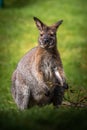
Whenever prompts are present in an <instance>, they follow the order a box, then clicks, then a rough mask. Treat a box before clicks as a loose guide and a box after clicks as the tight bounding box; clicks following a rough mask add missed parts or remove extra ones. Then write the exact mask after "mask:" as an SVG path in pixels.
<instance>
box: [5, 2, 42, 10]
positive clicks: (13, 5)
mask: <svg viewBox="0 0 87 130" xmlns="http://www.w3.org/2000/svg"><path fill="white" fill-rule="evenodd" d="M38 1H40V0H9V1H6V0H4V8H21V7H25V6H27V5H32V4H35V3H37V2H38Z"/></svg>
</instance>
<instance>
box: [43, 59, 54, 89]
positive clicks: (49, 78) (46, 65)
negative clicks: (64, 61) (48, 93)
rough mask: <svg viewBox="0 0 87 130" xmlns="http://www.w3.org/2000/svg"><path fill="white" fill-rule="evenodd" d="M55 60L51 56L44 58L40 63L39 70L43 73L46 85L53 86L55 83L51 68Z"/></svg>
mask: <svg viewBox="0 0 87 130" xmlns="http://www.w3.org/2000/svg"><path fill="white" fill-rule="evenodd" d="M54 66H55V62H54V61H53V59H51V58H46V59H45V60H44V61H43V62H42V65H41V71H42V73H43V79H44V81H45V82H46V84H47V85H48V86H50V87H51V86H53V84H54V83H55V80H56V77H55V75H54V72H53V69H54Z"/></svg>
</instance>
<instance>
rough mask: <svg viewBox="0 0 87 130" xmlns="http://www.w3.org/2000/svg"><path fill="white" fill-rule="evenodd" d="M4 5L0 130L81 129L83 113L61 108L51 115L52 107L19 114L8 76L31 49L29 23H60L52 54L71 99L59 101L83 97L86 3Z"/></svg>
mask: <svg viewBox="0 0 87 130" xmlns="http://www.w3.org/2000/svg"><path fill="white" fill-rule="evenodd" d="M4 1H5V6H4V8H3V9H0V123H1V124H2V126H1V128H2V129H4V128H8V127H11V128H19V129H22V128H23V129H24V128H26V129H28V128H30V129H33V128H34V126H35V128H36V129H48V130H49V129H57V128H59V129H63V128H65V129H66V130H68V129H69V128H70V129H71V130H72V129H74V130H75V129H76V130H77V129H81V130H85V129H87V126H86V120H87V118H86V116H85V115H86V113H87V110H85V109H74V108H72V109H71V108H63V107H61V108H60V109H58V110H55V109H54V108H53V106H46V107H43V108H38V107H34V108H31V109H30V110H29V111H24V112H20V111H19V110H18V109H17V107H16V105H15V103H14V101H13V99H12V96H11V93H10V88H11V87H10V86H11V75H12V72H13V70H14V69H15V67H16V65H17V63H18V61H19V60H20V58H21V57H22V56H23V55H24V54H25V53H26V52H27V51H28V50H29V49H31V48H32V47H34V46H36V45H37V38H38V31H37V28H36V27H35V24H34V21H33V19H32V18H33V16H36V17H39V18H40V19H41V20H42V21H44V22H45V23H47V24H48V25H50V24H52V23H55V22H56V21H57V20H60V19H63V20H64V22H63V24H62V25H61V27H60V28H59V31H58V48H59V51H60V54H61V58H62V61H63V65H64V70H65V72H66V76H67V80H68V82H69V84H70V89H71V90H75V92H74V93H70V90H69V92H67V93H66V94H65V96H66V98H68V99H69V100H72V101H78V100H79V99H80V98H83V96H86V95H87V24H86V23H87V7H86V5H87V1H86V0H83V1H82V0H73V1H72V0H66V1H65V0H44V1H41V0H27V1H24V0H8V1H7V0H4ZM10 122H11V123H10ZM80 122H81V123H82V124H79V123H80ZM4 123H7V125H4ZM15 124H16V125H15ZM50 124H51V125H50ZM74 125H75V126H74ZM70 126H72V127H70Z"/></svg>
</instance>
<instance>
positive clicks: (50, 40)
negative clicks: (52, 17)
mask: <svg viewBox="0 0 87 130" xmlns="http://www.w3.org/2000/svg"><path fill="white" fill-rule="evenodd" d="M34 20H35V22H36V25H37V28H38V29H39V31H40V36H39V45H38V46H37V47H35V48H33V49H32V50H31V51H29V52H28V53H27V54H25V56H24V57H23V58H22V59H21V60H20V62H19V63H18V66H17V68H16V70H15V71H14V73H13V75H12V95H13V98H14V100H15V102H16V103H17V106H18V107H19V108H20V109H27V108H29V107H30V106H32V105H35V104H37V105H45V104H49V103H53V104H54V105H55V106H59V105H60V104H61V102H62V99H63V95H64V90H65V88H67V84H66V79H65V75H64V71H63V66H62V62H61V58H60V55H59V52H58V50H57V47H56V46H57V39H56V30H57V28H58V27H59V25H60V24H61V23H62V21H58V22H57V23H56V24H54V25H53V26H46V25H45V24H44V23H42V22H41V21H40V20H39V19H37V18H36V17H34Z"/></svg>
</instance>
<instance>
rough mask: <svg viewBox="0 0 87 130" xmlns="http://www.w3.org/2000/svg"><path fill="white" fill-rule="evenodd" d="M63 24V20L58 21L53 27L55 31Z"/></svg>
mask: <svg viewBox="0 0 87 130" xmlns="http://www.w3.org/2000/svg"><path fill="white" fill-rule="evenodd" d="M62 22H63V20H60V21H58V22H57V23H55V24H54V25H53V27H54V28H55V29H57V28H58V27H59V26H60V25H61V24H62Z"/></svg>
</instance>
